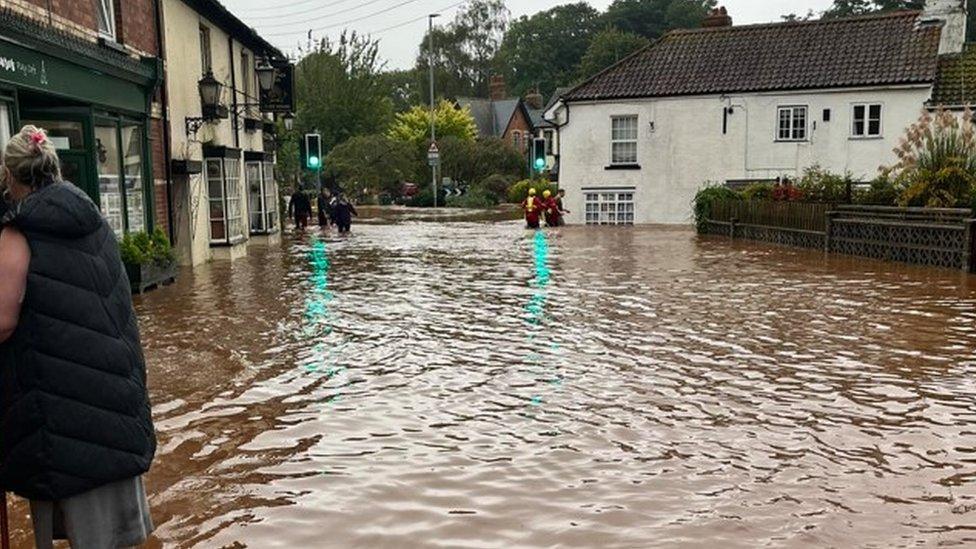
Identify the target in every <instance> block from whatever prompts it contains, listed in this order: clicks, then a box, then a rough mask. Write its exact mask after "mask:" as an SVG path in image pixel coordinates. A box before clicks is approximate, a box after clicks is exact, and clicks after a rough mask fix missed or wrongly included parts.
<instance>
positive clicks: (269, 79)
mask: <svg viewBox="0 0 976 549" xmlns="http://www.w3.org/2000/svg"><path fill="white" fill-rule="evenodd" d="M254 72H256V73H257V75H258V86H260V87H261V91H263V92H265V93H267V92H269V91H271V88H273V87H274V82H275V68H274V67H273V66H271V63H269V62H268V60H267V59H266V58H265V59H262V60H261V64H259V65H258V66H257V68H255V69H254Z"/></svg>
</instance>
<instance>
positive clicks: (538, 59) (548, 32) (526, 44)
mask: <svg viewBox="0 0 976 549" xmlns="http://www.w3.org/2000/svg"><path fill="white" fill-rule="evenodd" d="M600 24H601V23H600V12H598V11H597V10H596V9H594V8H593V6H591V5H590V4H588V3H586V2H576V3H574V4H565V5H562V6H556V7H554V8H552V9H548V10H546V11H542V12H539V13H536V14H535V15H532V16H531V17H528V16H522V17H520V18H519V19H518V20H517V21H515V22H513V23H512V26H511V27H510V28H509V30H508V33H506V34H505V40H504V41H503V42H502V47H501V50H500V52H499V60H500V65H501V66H504V67H505V68H506V72H507V74H506V76H507V80H508V83H509V88H510V89H509V91H511V92H514V93H515V94H516V95H519V96H524V95H525V94H526V92H528V91H529V90H531V89H538V90H539V92H541V93H542V94H543V95H544V96H547V97H548V96H549V95H551V94H552V93H553V91H555V89H556V88H557V87H559V86H566V85H569V84H572V83H573V82H574V81H575V80H576V77H577V74H578V73H579V64H580V60H581V59H582V58H583V55H584V54H585V53H586V49H587V48H588V47H589V45H590V40H592V38H593V35H594V34H595V33H596V32H597V30H598V29H599V27H600Z"/></svg>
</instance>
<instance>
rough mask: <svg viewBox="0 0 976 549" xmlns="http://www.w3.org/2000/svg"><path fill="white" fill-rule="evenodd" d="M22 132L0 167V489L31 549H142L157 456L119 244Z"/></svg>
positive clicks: (35, 140) (47, 152) (53, 156)
mask: <svg viewBox="0 0 976 549" xmlns="http://www.w3.org/2000/svg"><path fill="white" fill-rule="evenodd" d="M59 166H60V162H59V160H58V155H57V152H56V151H55V148H54V145H53V144H52V143H51V142H50V141H49V140H48V138H47V135H46V134H45V133H44V132H43V131H42V130H39V129H37V128H35V127H34V126H26V127H24V129H23V130H21V131H20V133H19V134H17V135H16V136H14V137H13V138H11V139H10V142H9V143H8V144H7V147H6V150H5V151H4V153H3V166H2V167H0V172H2V176H3V181H4V185H5V186H6V193H5V194H6V196H7V199H8V200H9V201H10V202H11V204H10V208H9V211H8V212H7V213H6V215H5V216H4V217H3V219H2V220H0V488H2V489H3V490H6V491H12V492H15V493H16V494H18V495H20V496H22V497H24V498H27V499H28V500H30V509H31V518H32V519H33V522H34V540H35V543H36V546H37V547H38V548H41V549H47V548H50V547H52V546H53V540H55V539H67V540H69V541H70V543H71V545H72V547H75V548H89V547H90V548H115V547H129V546H134V545H140V544H142V543H143V542H145V541H146V539H147V538H148V537H149V534H150V533H151V532H152V530H153V525H152V519H151V518H150V516H149V504H148V502H147V500H146V491H145V487H144V486H143V481H142V475H143V474H144V473H146V472H147V471H148V470H149V466H150V464H151V463H152V460H153V456H154V454H155V451H156V436H155V433H154V429H153V424H152V418H151V415H150V407H149V397H148V395H147V392H146V364H145V359H144V358H143V353H142V344H141V342H140V337H139V328H138V326H137V324H136V314H135V311H134V310H133V307H132V296H131V294H130V290H129V279H128V276H127V275H126V271H125V267H124V266H123V264H122V259H121V258H120V256H119V244H118V239H117V238H116V236H115V234H114V233H113V232H112V228H111V227H110V226H109V224H108V222H107V221H106V220H105V219H104V218H103V217H102V215H101V214H100V213H99V210H98V206H96V205H95V204H94V203H93V202H92V201H91V199H89V198H88V196H87V195H86V194H85V193H84V192H82V191H81V190H80V189H78V188H77V187H75V186H74V185H72V184H71V183H67V182H64V181H62V180H61V171H60V167H59Z"/></svg>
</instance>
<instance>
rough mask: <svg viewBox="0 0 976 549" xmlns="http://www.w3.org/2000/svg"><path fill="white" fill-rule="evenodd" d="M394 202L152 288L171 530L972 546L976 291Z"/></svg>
mask: <svg viewBox="0 0 976 549" xmlns="http://www.w3.org/2000/svg"><path fill="white" fill-rule="evenodd" d="M382 217H383V221H382V222H378V223H373V224H363V225H359V226H357V227H356V228H355V234H354V235H353V236H352V237H351V238H348V239H344V240H340V239H337V238H332V237H331V236H319V235H309V236H304V237H294V236H291V235H288V236H286V237H285V238H284V242H283V243H282V245H280V246H270V247H267V248H259V247H253V248H252V249H251V253H250V255H249V257H248V258H246V259H244V260H241V261H239V262H236V263H234V264H233V265H231V264H229V263H214V264H212V265H209V266H206V267H202V268H199V269H197V270H195V271H193V272H192V273H190V272H185V273H184V275H183V276H182V277H181V279H180V280H179V282H178V283H177V284H176V285H175V286H172V287H169V288H165V289H163V290H161V291H158V292H154V293H152V294H149V295H147V296H146V297H144V298H139V299H137V308H138V311H139V314H140V319H141V323H142V326H143V333H144V339H145V344H146V348H147V356H148V360H149V365H150V366H149V367H150V384H151V389H152V399H153V402H154V405H155V417H156V421H157V426H158V430H159V437H160V450H159V456H158V458H157V461H156V464H155V468H154V469H153V471H152V473H151V474H150V476H149V477H148V484H149V489H150V492H151V503H152V505H153V509H154V516H155V519H156V522H157V524H158V531H157V539H155V540H154V541H153V545H154V546H166V547H255V548H264V547H452V548H453V547H479V548H481V547H485V548H494V547H497V548H509V547H532V548H537V547H539V548H541V547H604V548H617V547H620V548H644V547H672V546H704V547H758V546H772V547H801V546H803V547H806V546H844V547H853V546H873V547H898V546H934V545H938V544H946V545H953V544H955V545H959V546H966V545H970V546H971V545H972V544H976V531H974V530H976V380H974V374H976V279H974V278H971V277H967V276H964V275H959V274H957V273H955V272H951V271H937V270H925V269H916V268H911V267H901V266H894V265H891V264H886V263H875V262H865V261H861V260H851V259H845V258H824V256H823V255H822V254H819V253H815V252H805V251H797V250H793V249H789V248H777V247H767V246H763V245H757V244H750V243H742V242H735V243H730V242H728V241H726V240H723V239H720V238H707V239H699V238H697V237H696V236H695V235H694V234H693V233H692V232H691V231H689V230H684V229H667V228H633V229H619V230H614V229H607V230H587V229H583V228H566V229H563V230H560V231H558V232H553V233H549V234H547V235H545V237H544V238H542V239H541V241H539V240H536V239H535V238H534V236H533V234H531V233H527V232H524V231H522V230H521V227H520V225H519V224H517V223H509V222H502V223H485V222H454V223H442V222H429V220H426V221H424V220H422V219H420V218H417V217H416V216H414V217H412V218H410V219H405V218H403V216H402V215H400V214H398V213H390V212H388V213H387V214H385V215H383V216H382ZM18 509H19V510H20V511H19V512H22V508H18ZM16 534H17V536H18V541H19V542H20V544H21V546H28V545H26V544H25V540H26V539H27V538H26V531H25V529H24V528H23V523H22V522H17V532H16Z"/></svg>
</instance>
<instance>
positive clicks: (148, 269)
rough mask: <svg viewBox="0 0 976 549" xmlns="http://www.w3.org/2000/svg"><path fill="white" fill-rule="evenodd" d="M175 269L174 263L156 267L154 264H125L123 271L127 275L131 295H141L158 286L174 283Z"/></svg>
mask: <svg viewBox="0 0 976 549" xmlns="http://www.w3.org/2000/svg"><path fill="white" fill-rule="evenodd" d="M176 269H177V266H176V262H173V263H170V264H169V265H157V264H156V263H143V264H141V265H133V264H131V263H126V264H125V270H126V272H127V273H128V275H129V284H130V285H131V286H132V293H134V294H141V293H144V292H146V291H148V290H154V289H156V288H159V287H160V286H166V285H168V284H172V283H173V282H175V281H176Z"/></svg>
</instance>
